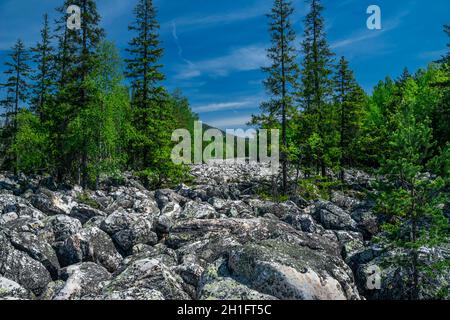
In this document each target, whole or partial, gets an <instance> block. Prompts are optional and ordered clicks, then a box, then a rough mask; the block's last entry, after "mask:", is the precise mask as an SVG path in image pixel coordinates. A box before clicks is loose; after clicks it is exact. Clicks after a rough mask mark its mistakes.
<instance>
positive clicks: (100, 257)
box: [55, 227, 122, 272]
mask: <svg viewBox="0 0 450 320" xmlns="http://www.w3.org/2000/svg"><path fill="white" fill-rule="evenodd" d="M55 247H56V250H57V253H58V257H59V260H60V261H61V265H62V266H63V267H66V266H70V265H72V264H76V263H79V262H95V263H98V264H99V265H101V266H103V267H105V268H106V269H107V270H108V271H109V272H114V271H116V270H117V269H118V268H119V266H120V263H121V262H122V256H121V255H120V254H119V253H118V252H117V250H116V248H115V246H114V244H113V242H112V240H111V238H110V237H109V236H108V235H107V234H106V233H105V232H103V231H102V230H100V229H98V228H97V227H88V228H85V229H83V230H81V231H80V232H79V233H76V234H73V235H71V236H70V237H68V238H67V239H66V240H64V241H62V242H59V243H56V244H55Z"/></svg>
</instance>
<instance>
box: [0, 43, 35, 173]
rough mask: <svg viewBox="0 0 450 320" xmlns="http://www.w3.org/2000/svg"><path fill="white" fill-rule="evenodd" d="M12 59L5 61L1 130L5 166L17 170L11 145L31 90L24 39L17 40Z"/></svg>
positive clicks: (27, 54)
mask: <svg viewBox="0 0 450 320" xmlns="http://www.w3.org/2000/svg"><path fill="white" fill-rule="evenodd" d="M9 57H10V60H9V61H7V62H5V67H6V70H5V72H4V74H5V75H6V83H4V84H2V85H1V87H3V88H4V89H5V91H6V96H5V99H4V100H2V101H1V102H0V105H2V107H3V108H4V110H5V113H4V117H5V122H4V127H3V130H2V131H1V139H2V144H1V148H2V150H0V151H1V153H2V155H3V159H2V161H3V166H4V167H5V168H6V169H14V171H16V166H15V163H16V158H15V154H14V153H12V152H11V146H12V144H13V143H14V140H15V136H16V134H17V128H18V121H17V115H18V113H19V110H20V108H21V107H25V106H26V105H25V104H26V103H27V100H28V92H29V75H30V70H31V69H30V67H29V65H28V62H29V53H28V52H27V50H26V49H25V45H24V43H23V42H22V40H20V39H19V40H17V42H16V44H15V45H14V46H13V48H12V52H11V53H10V54H9Z"/></svg>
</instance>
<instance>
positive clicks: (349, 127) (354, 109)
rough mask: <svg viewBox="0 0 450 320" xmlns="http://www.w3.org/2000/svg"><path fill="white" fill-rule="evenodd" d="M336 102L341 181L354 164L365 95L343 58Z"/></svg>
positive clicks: (339, 66)
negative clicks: (345, 169)
mask: <svg viewBox="0 0 450 320" xmlns="http://www.w3.org/2000/svg"><path fill="white" fill-rule="evenodd" d="M334 86H335V93H334V95H335V100H336V104H337V111H338V112H337V117H338V131H339V136H340V139H339V149H340V168H341V179H344V168H345V167H347V166H351V165H353V164H354V160H355V156H354V152H355V148H356V145H355V142H356V140H357V135H358V132H359V130H360V128H361V125H362V123H361V121H362V112H363V109H364V107H365V102H366V99H365V94H364V91H363V90H362V88H361V87H360V86H359V85H358V84H357V82H356V80H355V77H354V74H353V71H352V70H350V68H349V63H348V61H347V60H345V58H344V57H342V58H341V59H340V61H339V65H338V66H337V71H336V75H335V77H334Z"/></svg>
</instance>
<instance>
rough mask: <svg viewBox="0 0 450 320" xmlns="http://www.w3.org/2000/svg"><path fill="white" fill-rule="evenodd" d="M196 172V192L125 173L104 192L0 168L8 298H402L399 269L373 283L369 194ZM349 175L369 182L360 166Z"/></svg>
mask: <svg viewBox="0 0 450 320" xmlns="http://www.w3.org/2000/svg"><path fill="white" fill-rule="evenodd" d="M192 173H193V175H194V176H195V178H196V179H195V183H194V184H193V186H192V187H188V186H185V185H181V186H179V187H178V188H176V189H175V190H169V189H167V190H156V191H148V190H146V189H145V188H144V187H143V186H142V185H141V184H139V183H138V182H137V181H136V180H134V179H132V178H131V177H125V178H124V179H123V181H121V182H120V183H119V182H117V181H116V182H114V181H112V180H108V181H104V182H103V183H102V184H101V188H100V189H99V190H97V191H94V192H92V191H88V190H83V189H82V188H80V187H78V186H75V187H71V186H65V185H56V184H55V183H54V182H53V181H52V179H49V178H47V179H39V178H33V177H25V176H8V175H0V299H55V300H66V299H89V300H111V299H113V300H116V299H121V300H122V299H146V300H159V299H256V300H264V299H341V300H350V299H351V300H359V299H364V298H381V299H382V298H394V299H395V298H402V295H403V292H402V280H401V279H402V277H401V274H399V273H398V272H399V271H398V270H390V269H388V270H383V271H382V272H383V279H384V280H385V281H382V283H381V289H380V290H370V289H371V288H370V281H368V280H369V279H368V277H369V276H370V272H371V266H373V265H374V264H376V263H378V262H377V259H379V258H380V256H381V255H382V254H384V253H383V252H382V250H381V249H380V248H377V247H375V246H372V245H371V244H370V242H368V240H369V239H370V238H371V236H372V235H373V234H375V233H377V232H378V222H377V218H376V217H375V216H374V215H373V214H372V212H371V208H372V204H371V203H370V202H369V201H364V200H358V198H357V197H349V196H348V195H344V194H342V193H339V192H333V194H332V197H331V201H322V200H317V201H306V200H304V199H302V198H301V197H299V196H298V197H293V198H292V199H291V200H290V201H286V202H283V203H274V202H270V201H264V200H260V199H258V197H257V195H256V194H255V190H256V189H257V187H258V185H259V184H260V183H264V182H266V183H270V180H271V176H270V172H269V171H268V169H267V168H264V167H261V166H257V165H253V164H252V165H249V164H229V163H228V164H215V165H201V166H194V167H193V168H192ZM346 180H347V184H348V185H349V186H350V187H352V188H353V189H355V190H357V189H361V188H366V187H368V186H369V185H370V177H368V176H367V175H365V174H362V173H360V172H356V171H355V172H348V174H347V178H346ZM352 194H357V192H353V193H352ZM436 254H438V255H440V256H442V255H447V257H448V251H445V250H443V251H442V252H441V251H440V252H438V253H436ZM447 280H448V279H447ZM442 281H445V279H443V280H442Z"/></svg>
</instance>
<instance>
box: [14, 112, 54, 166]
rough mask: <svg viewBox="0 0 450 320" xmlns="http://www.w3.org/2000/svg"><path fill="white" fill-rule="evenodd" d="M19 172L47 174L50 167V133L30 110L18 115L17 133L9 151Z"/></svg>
mask: <svg viewBox="0 0 450 320" xmlns="http://www.w3.org/2000/svg"><path fill="white" fill-rule="evenodd" d="M9 152H10V153H11V154H13V155H14V159H15V167H16V170H17V171H20V172H24V173H36V172H39V173H45V172H46V169H47V167H48V163H47V161H48V133H47V132H46V131H45V130H44V129H43V127H42V126H41V124H40V121H39V118H38V117H36V116H35V115H34V114H32V113H31V112H30V111H28V110H21V111H20V112H19V114H18V115H17V133H16V134H15V137H14V142H13V144H12V146H11V148H10V150H9Z"/></svg>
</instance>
